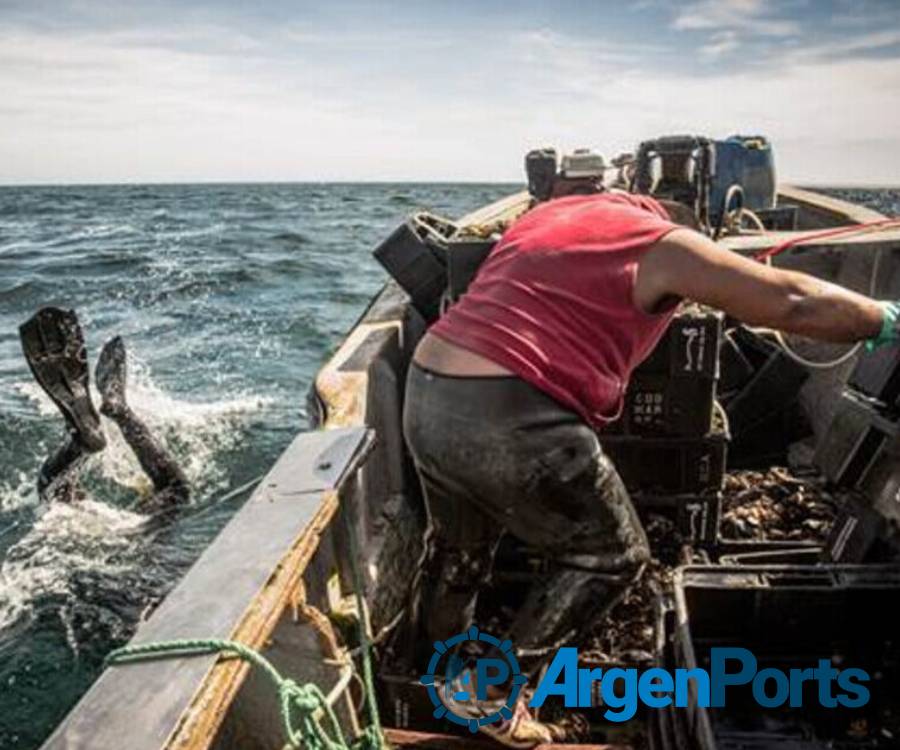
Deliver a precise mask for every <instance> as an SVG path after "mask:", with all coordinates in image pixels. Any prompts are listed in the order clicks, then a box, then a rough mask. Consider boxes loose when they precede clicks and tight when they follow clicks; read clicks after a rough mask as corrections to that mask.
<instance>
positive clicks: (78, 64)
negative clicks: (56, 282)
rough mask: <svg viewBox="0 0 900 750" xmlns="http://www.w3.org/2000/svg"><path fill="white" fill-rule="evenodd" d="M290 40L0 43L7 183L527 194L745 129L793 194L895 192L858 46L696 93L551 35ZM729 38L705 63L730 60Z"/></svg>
mask: <svg viewBox="0 0 900 750" xmlns="http://www.w3.org/2000/svg"><path fill="white" fill-rule="evenodd" d="M288 31H289V32H290V34H292V35H293V36H291V37H290V38H288V35H287V32H285V33H284V34H283V35H281V36H279V35H277V34H276V33H274V32H273V33H272V35H271V36H270V37H268V38H265V39H262V40H261V39H259V38H257V37H254V36H252V35H250V34H245V33H233V32H229V31H227V30H223V29H218V28H206V29H183V30H176V31H172V32H168V33H167V34H165V35H161V34H158V33H151V32H149V31H147V32H144V33H141V34H113V35H98V34H96V33H74V32H69V33H66V34H62V33H50V32H38V31H33V30H32V31H25V30H22V29H20V30H7V31H5V32H0V182H9V181H17V182H32V181H154V180H158V181H167V180H197V179H203V180H235V179H238V180H310V179H322V180H329V179H384V180H392V179H393V180H404V179H446V180H455V179H520V177H521V165H522V155H523V153H524V152H525V151H526V150H527V149H528V148H531V147H533V146H536V145H544V144H555V145H557V146H559V147H562V148H572V147H576V146H581V145H589V146H593V147H596V148H598V149H599V150H601V151H603V152H604V153H605V154H607V155H611V154H612V153H614V152H616V151H618V150H626V149H629V148H633V147H634V146H635V145H636V144H637V142H638V141H640V140H642V139H645V138H649V137H653V136H658V135H661V134H665V133H673V132H695V133H704V134H708V135H713V136H724V135H728V134H730V133H732V132H737V131H742V132H747V131H752V132H762V133H765V134H768V135H770V136H771V137H772V138H773V140H774V142H775V147H776V153H777V156H778V163H779V169H780V172H781V175H782V176H783V177H785V178H787V179H795V180H800V181H815V182H819V183H827V182H892V183H898V182H900V135H898V134H897V133H896V129H895V123H896V122H897V121H898V119H900V67H898V66H897V65H896V62H895V61H893V60H887V59H875V58H872V59H851V58H849V57H847V56H846V53H847V49H846V45H848V44H851V42H846V43H845V46H844V51H845V53H844V56H841V55H840V54H834V60H833V61H832V62H823V55H832V53H835V49H836V48H835V47H834V46H831V47H826V46H825V45H821V46H819V47H817V48H814V49H815V50H816V51H815V52H810V50H806V51H805V52H803V53H802V54H801V53H796V54H795V55H794V56H793V57H790V58H785V59H784V60H780V61H779V64H772V65H768V66H761V67H756V68H742V69H740V70H738V71H736V72H727V71H726V69H725V68H723V67H722V66H719V65H716V66H715V67H713V65H710V66H708V68H709V70H706V71H705V74H704V75H689V74H687V73H681V72H678V71H677V70H676V69H666V68H664V67H662V66H660V65H650V64H648V62H647V60H648V58H653V57H654V55H658V54H662V53H665V52H666V51H665V50H664V49H662V48H660V47H657V46H653V45H644V46H643V47H641V46H638V45H632V44H630V43H629V40H627V39H618V40H616V39H613V38H599V39H598V38H595V39H593V40H586V39H585V38H581V37H579V38H571V37H569V36H565V35H562V34H560V33H558V32H554V31H549V30H537V31H524V32H518V33H517V32H513V31H509V30H498V29H490V30H488V31H486V32H479V33H480V34H481V35H480V36H479V35H478V34H476V33H474V32H473V34H470V35H468V36H467V39H466V40H465V43H463V41H462V40H459V39H453V38H448V37H446V36H445V35H440V34H436V35H433V36H431V37H422V38H419V39H418V41H416V42H413V41H412V40H408V39H405V38H404V37H403V36H402V35H398V36H397V37H394V38H392V45H391V47H390V48H389V49H387V51H385V46H384V40H383V38H382V37H380V36H379V35H378V34H376V33H373V34H371V35H368V36H367V35H366V34H365V33H363V32H358V34H357V35H356V38H355V39H354V40H352V44H350V42H347V44H348V48H347V54H348V55H349V53H350V49H351V48H352V49H357V50H360V49H362V50H366V51H365V52H359V53H357V55H356V57H355V58H353V60H351V61H347V60H345V55H344V52H345V50H344V49H343V48H341V49H331V50H330V53H331V56H328V55H324V56H323V54H321V53H320V48H322V47H325V48H326V49H327V48H328V45H325V44H323V42H324V41H325V40H324V39H322V38H321V37H318V36H316V35H314V34H310V33H305V36H304V32H303V31H302V29H301V30H298V29H289V30H288ZM727 31H728V30H727V29H725V30H723V31H722V32H721V33H719V32H717V33H718V34H719V35H718V36H715V37H711V41H710V45H712V48H711V49H710V50H709V51H708V52H707V53H706V54H707V55H708V56H709V59H710V62H711V63H712V62H714V61H715V60H717V59H718V57H720V56H722V55H723V54H725V52H726V51H727V47H728V45H732V44H736V43H737V40H736V39H735V37H733V36H731V35H728V34H726V33H725V32H727ZM891 33H892V32H891ZM879 34H880V35H879V36H877V37H873V38H870V39H869V40H868V42H866V43H867V44H869V45H871V44H874V43H878V44H883V43H885V42H887V41H889V40H888V34H889V32H887V31H885V32H879ZM852 43H853V44H856V45H857V47H856V49H857V50H858V49H859V45H861V44H863V43H864V42H863V40H862V39H859V40H856V41H855V42H852ZM716 44H718V45H719V49H718V50H716V49H715V45H716ZM279 45H281V46H280V47H279ZM850 51H851V52H852V51H853V50H850Z"/></svg>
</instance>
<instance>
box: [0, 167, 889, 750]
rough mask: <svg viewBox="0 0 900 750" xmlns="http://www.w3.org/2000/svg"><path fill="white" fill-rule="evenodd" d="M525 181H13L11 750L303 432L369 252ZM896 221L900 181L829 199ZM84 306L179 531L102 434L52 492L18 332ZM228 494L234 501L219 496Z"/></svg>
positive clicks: (39, 410)
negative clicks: (309, 396)
mask: <svg viewBox="0 0 900 750" xmlns="http://www.w3.org/2000/svg"><path fill="white" fill-rule="evenodd" d="M515 189H516V186H512V185H449V184H448V185H411V184H410V185H402V184H394V185H371V184H369V185H348V184H333V185H329V184H292V185H179V186H156V185H134V186H117V187H27V188H12V187H9V188H0V748H2V749H3V750H6V749H7V748H10V749H11V748H17V749H19V748H20V749H22V750H26V749H29V748H35V747H37V746H39V745H40V743H41V741H42V740H43V739H44V738H45V737H46V736H47V734H48V733H49V732H50V731H51V730H52V728H53V727H54V726H55V725H56V723H57V722H58V721H59V720H60V719H61V718H62V716H63V715H64V714H65V713H66V712H67V711H68V710H69V708H70V707H71V706H72V705H73V704H74V703H75V701H77V699H78V698H79V697H80V695H81V694H82V693H83V692H84V691H85V690H86V689H87V688H88V686H89V685H90V684H91V682H92V681H93V679H94V678H95V677H96V676H97V673H98V671H99V669H100V665H101V663H102V659H103V657H104V655H105V654H106V653H107V652H108V651H109V650H110V649H111V648H112V647H114V646H116V645H119V644H121V643H122V642H124V641H125V640H127V638H128V637H129V636H130V634H131V633H132V632H133V631H134V629H135V627H136V625H137V623H138V622H139V621H140V619H141V617H142V616H143V615H144V613H146V612H147V611H148V610H149V609H150V608H151V607H152V605H153V604H154V603H156V602H157V601H159V599H160V598H161V597H162V596H164V595H165V593H166V592H167V591H168V590H169V589H170V588H171V587H172V586H173V585H174V584H175V582H176V581H177V580H178V578H179V577H180V576H181V575H182V574H183V573H184V571H185V570H186V569H187V568H188V567H189V566H190V564H191V562H192V561H193V560H195V559H196V558H197V556H198V555H199V554H200V553H201V552H202V550H203V549H204V547H205V546H206V545H207V544H208V542H209V541H210V540H211V539H212V537H213V536H214V535H215V534H216V533H217V532H218V531H219V530H220V529H221V527H222V526H223V525H224V524H225V522H226V521H227V520H228V518H229V517H230V516H231V514H232V513H233V512H234V511H235V509H236V508H238V507H239V506H240V504H241V503H242V502H243V501H244V500H245V499H246V497H247V495H248V494H249V491H243V492H237V493H233V492H232V490H234V489H235V488H240V487H241V486H242V485H244V484H246V483H247V482H250V481H251V480H253V479H254V478H255V477H258V476H259V475H260V474H262V473H264V472H265V471H266V469H267V468H268V467H269V466H270V465H271V463H272V462H273V461H274V459H275V458H276V457H277V455H278V454H279V452H280V451H281V450H282V449H283V448H284V447H285V446H286V445H287V443H288V442H289V441H290V439H291V438H292V436H293V435H294V434H295V433H296V432H297V431H298V430H301V429H303V428H304V427H305V425H306V416H305V414H304V401H305V394H306V391H307V388H308V386H309V384H310V382H311V380H312V378H313V377H314V374H315V372H316V370H317V368H318V367H319V365H320V364H321V363H322V362H323V361H324V359H325V358H326V357H327V355H328V353H329V351H331V350H332V349H333V347H334V346H335V345H336V344H337V343H338V342H339V341H340V339H341V337H342V335H343V334H344V333H345V332H346V331H347V329H348V328H349V326H351V325H352V323H353V321H354V320H355V319H356V318H357V317H358V315H359V314H360V313H361V312H362V310H363V309H364V307H365V305H366V304H367V302H368V301H369V299H370V297H371V296H372V294H373V293H374V292H375V291H376V290H377V289H378V288H379V286H380V285H381V284H382V283H383V281H384V274H383V272H382V271H381V269H380V268H379V267H378V265H377V264H376V263H375V261H374V260H373V259H372V258H371V250H372V248H373V247H374V246H375V245H376V244H377V242H378V241H379V240H380V239H381V238H383V237H384V236H385V235H386V234H387V233H388V232H389V231H390V230H391V229H393V228H394V226H395V225H396V224H397V223H398V222H399V221H401V220H402V219H403V217H404V216H405V215H407V214H408V213H409V212H410V211H412V210H414V209H416V208H419V207H424V208H429V209H432V210H435V211H437V212H439V213H442V214H444V215H447V216H451V217H452V216H456V215H459V214H461V213H464V212H465V211H467V210H470V209H472V208H475V207H477V206H479V205H482V204H484V203H486V202H488V201H491V200H494V199H496V198H499V197H502V196H503V195H507V194H509V193H510V192H512V191H514V190H515ZM829 192H833V193H834V194H837V195H840V196H842V197H847V198H851V199H853V200H858V201H863V202H866V203H868V204H869V205H871V206H873V207H874V208H877V209H879V210H882V211H884V212H886V213H892V214H896V213H900V191H897V190H893V191H891V190H877V191H875V190H835V191H829ZM48 304H53V305H59V306H64V307H73V308H75V309H76V310H77V311H78V313H79V316H80V319H81V323H82V327H83V329H84V333H85V337H86V339H87V343H88V349H89V354H90V357H91V362H92V363H93V362H94V361H95V358H96V355H97V353H98V351H99V349H100V347H101V346H102V344H103V342H104V341H106V340H107V339H108V338H110V337H111V336H114V335H116V334H120V335H122V336H123V337H124V339H125V342H126V346H127V348H128V351H129V365H130V371H131V377H130V383H129V397H130V402H131V404H132V406H133V407H134V408H135V410H137V411H138V412H140V413H141V414H142V415H143V416H144V417H145V418H146V419H147V421H148V422H149V423H150V425H151V426H152V428H153V429H154V431H155V432H156V434H157V435H158V436H159V437H160V438H161V439H163V440H164V441H165V442H166V444H167V445H168V446H169V448H170V449H171V450H172V451H173V452H174V454H175V455H176V456H177V457H178V459H179V460H180V461H181V463H182V465H183V466H184V468H185V470H186V472H187V474H188V476H189V478H190V480H191V485H192V488H193V495H192V499H191V502H190V505H189V506H188V507H186V508H184V509H183V511H182V512H181V513H180V514H179V515H178V516H176V517H175V518H174V519H172V520H171V521H169V522H166V523H160V522H159V521H158V520H157V519H153V518H150V517H148V516H146V515H142V514H141V513H140V512H138V511H137V510H136V509H135V501H136V499H138V498H139V497H140V496H141V495H142V494H143V493H146V492H147V489H148V487H147V482H146V480H145V478H144V477H143V475H142V473H141V471H140V469H139V467H138V465H137V463H136V461H135V459H134V457H133V456H132V455H131V453H130V451H129V449H128V448H127V446H126V445H125V444H124V443H123V441H122V439H121V437H120V436H119V435H118V432H117V430H116V428H115V427H114V426H112V425H109V424H108V425H107V427H106V433H107V438H108V440H109V445H108V447H107V449H106V450H105V451H104V452H103V453H102V454H101V455H100V456H98V457H96V458H94V459H93V460H92V462H91V464H90V465H89V467H88V468H87V470H86V472H85V475H84V478H83V486H84V488H85V489H86V491H87V493H88V498H87V499H86V500H84V501H82V502H80V503H77V504H73V505H61V504H56V505H47V504H44V503H41V502H39V501H38V498H37V496H36V493H35V491H34V480H35V476H36V473H37V470H38V467H39V466H40V464H41V462H42V460H43V458H44V457H45V456H46V455H47V453H48V452H49V451H51V450H52V449H53V448H54V447H55V446H56V445H57V444H58V442H59V441H60V440H61V439H62V437H63V423H62V419H61V418H60V417H59V415H58V414H57V413H56V410H55V407H54V406H53V405H52V404H51V403H50V401H49V400H48V399H46V397H44V396H43V394H42V392H41V391H40V389H39V388H38V387H37V386H36V385H35V383H34V382H33V380H32V378H31V375H30V373H29V371H28V368H27V367H26V365H25V362H24V360H23V358H22V355H21V350H20V346H19V341H18V335H17V327H18V325H19V324H20V323H21V322H23V321H24V320H25V319H26V318H27V317H29V316H30V315H31V314H32V313H33V312H34V311H35V310H36V309H37V308H38V307H40V306H42V305H48ZM223 498H224V499H223Z"/></svg>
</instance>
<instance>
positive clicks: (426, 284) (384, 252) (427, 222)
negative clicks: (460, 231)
mask: <svg viewBox="0 0 900 750" xmlns="http://www.w3.org/2000/svg"><path fill="white" fill-rule="evenodd" d="M451 230H452V225H451V224H449V223H448V222H445V221H444V220H442V219H440V218H438V217H432V216H430V215H429V214H415V215H413V216H411V217H410V218H409V219H408V220H407V221H405V222H404V223H403V224H401V225H400V226H399V227H397V228H396V229H395V230H394V231H393V232H391V234H390V235H389V236H388V238H387V239H386V240H385V241H384V242H382V243H381V244H380V245H379V246H378V247H376V248H375V250H374V252H373V255H374V256H375V258H376V260H377V261H378V262H379V263H380V264H381V265H382V266H383V267H384V269H385V270H386V271H387V272H388V273H389V274H390V275H391V276H392V277H393V278H394V279H395V280H396V281H397V283H398V284H400V286H401V288H402V289H403V291H405V292H406V293H407V294H408V295H409V297H410V301H411V302H412V305H413V307H415V308H416V310H417V311H418V312H419V313H420V314H421V315H422V317H424V318H425V320H426V321H429V322H431V321H433V320H435V319H437V317H438V314H439V313H440V308H441V299H442V297H443V295H444V291H445V290H446V288H447V250H446V244H445V243H446V239H447V237H448V234H449V233H450V232H451Z"/></svg>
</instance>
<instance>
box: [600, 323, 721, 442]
mask: <svg viewBox="0 0 900 750" xmlns="http://www.w3.org/2000/svg"><path fill="white" fill-rule="evenodd" d="M721 338H722V315H721V313H717V312H708V313H707V312H703V313H698V312H692V311H688V312H683V313H681V314H679V315H677V316H676V317H675V318H674V319H673V321H672V324H671V325H670V326H669V328H668V330H667V331H666V333H665V335H664V336H663V337H662V338H661V339H660V341H659V343H658V344H657V345H656V347H655V348H654V349H653V351H652V352H651V354H650V356H649V357H648V358H647V359H646V360H644V361H643V362H642V363H641V364H640V365H639V366H638V367H637V368H635V370H634V372H633V373H632V375H631V378H630V381H629V384H628V389H627V391H626V392H625V400H624V404H623V408H622V416H621V417H620V418H619V419H617V420H616V421H615V422H612V423H611V424H609V425H608V426H607V427H606V430H605V431H606V432H608V433H609V434H617V435H651V436H652V435H668V436H672V437H696V436H700V435H705V434H706V433H708V432H709V431H710V428H711V425H712V415H713V404H714V401H715V397H716V381H717V379H718V376H719V344H720V341H721Z"/></svg>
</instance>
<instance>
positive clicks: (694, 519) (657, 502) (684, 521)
mask: <svg viewBox="0 0 900 750" xmlns="http://www.w3.org/2000/svg"><path fill="white" fill-rule="evenodd" d="M632 501H633V502H634V505H635V507H636V508H637V511H638V514H639V515H641V517H642V518H643V517H645V516H646V515H647V514H648V513H652V514H657V515H660V516H663V517H665V518H668V519H670V520H671V521H673V522H674V524H675V528H676V529H677V530H678V533H679V534H680V535H681V536H682V537H683V538H684V540H685V541H686V542H690V543H692V544H711V543H713V542H715V541H716V537H717V535H718V532H719V514H720V513H721V509H722V495H721V493H719V492H716V491H710V492H705V493H699V494H690V495H662V496H660V495H646V494H642V493H637V494H635V495H633V497H632Z"/></svg>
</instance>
